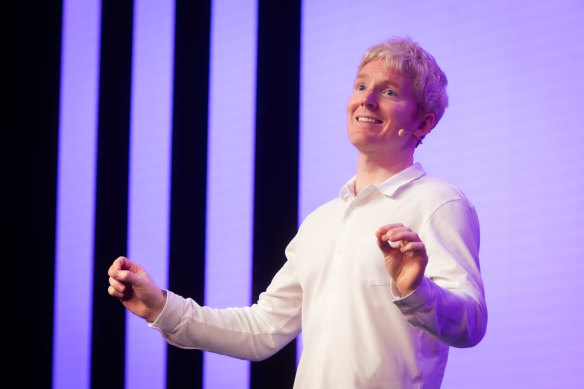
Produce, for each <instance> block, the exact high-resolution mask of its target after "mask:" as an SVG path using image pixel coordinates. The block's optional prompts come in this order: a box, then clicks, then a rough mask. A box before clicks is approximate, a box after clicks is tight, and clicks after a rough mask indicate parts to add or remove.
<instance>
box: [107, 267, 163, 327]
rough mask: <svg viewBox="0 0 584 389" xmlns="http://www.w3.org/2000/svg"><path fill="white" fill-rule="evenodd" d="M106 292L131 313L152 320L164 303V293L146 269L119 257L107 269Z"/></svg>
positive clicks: (160, 310)
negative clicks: (107, 281) (107, 283)
mask: <svg viewBox="0 0 584 389" xmlns="http://www.w3.org/2000/svg"><path fill="white" fill-rule="evenodd" d="M107 273H108V275H109V283H110V286H109V288H108V290H107V291H108V293H109V294H110V295H112V296H114V297H116V298H118V299H119V300H120V301H121V302H122V304H124V306H125V307H126V308H127V309H128V310H129V311H130V312H132V313H133V314H135V315H137V316H140V317H142V318H144V319H146V320H147V321H148V322H150V323H151V322H153V321H154V320H156V318H157V317H158V316H159V315H160V312H162V309H163V308H164V305H165V304H166V293H164V291H162V290H161V289H160V288H159V287H158V286H156V284H155V283H154V281H153V280H152V278H150V276H149V275H148V273H147V272H146V270H144V269H143V268H142V267H141V266H139V265H137V264H135V263H134V262H132V261H130V260H129V259H128V258H125V257H119V258H118V259H116V260H115V261H114V263H113V264H112V265H111V266H110V268H109V270H108V272H107Z"/></svg>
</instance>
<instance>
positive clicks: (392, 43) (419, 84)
mask: <svg viewBox="0 0 584 389" xmlns="http://www.w3.org/2000/svg"><path fill="white" fill-rule="evenodd" d="M376 60H384V61H385V63H386V64H387V66H388V67H389V68H390V69H392V70H394V71H396V72H398V73H400V74H401V75H403V76H406V77H409V78H410V79H411V80H412V93H413V95H414V100H415V102H416V106H417V110H418V117H420V118H423V117H424V115H426V114H428V113H433V114H434V116H435V121H434V126H436V124H438V121H439V120H440V119H441V118H442V115H444V111H445V110H446V107H447V106H448V95H447V94H446V85H447V84H448V80H447V79H446V75H445V74H444V72H443V71H442V69H440V67H439V66H438V64H437V63H436V60H435V59H434V57H433V56H432V55H430V54H429V53H428V52H426V51H425V50H424V49H422V47H421V46H420V45H419V44H417V43H416V42H414V41H412V40H411V39H410V38H392V39H390V40H387V41H384V42H381V43H379V44H377V45H375V46H373V47H371V48H369V50H367V51H366V52H365V55H363V59H362V60H361V63H360V64H359V71H361V69H363V67H364V66H365V65H367V64H368V63H369V62H371V61H376Z"/></svg>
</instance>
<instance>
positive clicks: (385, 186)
mask: <svg viewBox="0 0 584 389" xmlns="http://www.w3.org/2000/svg"><path fill="white" fill-rule="evenodd" d="M425 174H426V172H425V171H424V168H423V167H422V165H421V164H420V163H415V164H413V165H412V166H409V167H407V168H405V169H404V170H402V171H401V172H399V173H397V174H395V175H393V176H391V177H389V178H388V179H387V180H385V181H383V182H381V183H379V184H376V185H372V186H373V187H375V188H377V190H378V191H380V192H381V193H383V194H384V195H385V196H389V197H391V196H393V195H394V194H395V193H396V192H397V191H398V189H400V188H401V187H403V186H405V185H407V184H409V183H410V182H412V181H414V180H416V179H418V178H420V177H422V176H424V175H425ZM356 180H357V177H356V176H353V177H352V178H351V179H350V180H349V182H347V183H346V184H345V185H343V187H342V188H341V191H340V193H339V195H340V197H341V199H343V200H345V201H346V200H350V199H353V198H355V182H356Z"/></svg>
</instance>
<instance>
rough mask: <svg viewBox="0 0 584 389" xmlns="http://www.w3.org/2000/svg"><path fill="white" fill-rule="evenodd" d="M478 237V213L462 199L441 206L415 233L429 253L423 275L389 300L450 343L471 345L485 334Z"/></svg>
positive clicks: (426, 328) (462, 345)
mask: <svg viewBox="0 0 584 389" xmlns="http://www.w3.org/2000/svg"><path fill="white" fill-rule="evenodd" d="M479 236H480V232H479V223H478V217H477V215H476V212H475V210H474V208H473V207H472V205H470V204H469V203H468V202H467V201H465V200H464V199H460V200H452V201H449V202H446V203H445V204H443V205H442V206H440V207H439V208H438V209H437V210H436V211H435V212H434V214H433V215H432V216H431V217H430V219H429V221H428V222H427V223H426V225H425V226H424V227H423V229H422V231H421V232H420V238H421V239H422V242H424V245H425V246H426V252H427V254H428V265H427V267H426V272H425V277H424V279H423V280H422V283H421V284H420V285H419V286H418V288H417V289H416V290H415V291H414V292H412V293H411V294H409V295H408V296H405V297H403V298H401V299H400V298H396V300H395V302H394V303H395V304H396V305H397V306H398V307H399V309H400V310H401V312H402V313H403V315H404V316H405V318H406V319H407V320H408V322H409V323H410V324H412V325H413V326H415V327H418V328H421V329H424V330H426V331H428V332H429V333H431V334H432V335H434V336H435V337H436V338H438V339H439V340H441V341H442V342H444V343H446V344H449V345H451V346H455V347H471V346H474V345H476V344H477V343H479V342H480V340H481V339H482V338H483V336H484V335H485V332H486V327H487V307H486V302H485V295H484V288H483V282H482V279H481V275H480V267H479V239H480V238H479Z"/></svg>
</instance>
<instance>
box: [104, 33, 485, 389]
mask: <svg viewBox="0 0 584 389" xmlns="http://www.w3.org/2000/svg"><path fill="white" fill-rule="evenodd" d="M446 83H447V81H446V77H445V75H444V73H443V72H442V70H441V69H440V68H439V67H438V65H437V64H436V62H435V60H434V58H433V57H432V56H430V55H429V54H428V53H426V52H425V51H424V50H423V49H422V48H421V47H420V46H419V45H417V44H416V43H414V42H412V41H411V40H409V39H393V40H390V41H387V42H383V43H381V44H379V45H377V46H374V47H372V48H371V49H369V50H368V51H367V53H366V54H365V56H364V57H363V60H362V61H361V64H360V66H359V72H358V74H357V77H356V80H355V84H354V89H353V93H352V95H351V97H350V99H349V102H348V104H347V128H348V135H349V139H350V141H351V142H352V143H353V145H354V146H355V147H356V148H357V150H358V161H357V174H356V176H355V177H353V178H352V179H351V180H350V181H349V182H348V183H347V184H346V185H345V186H344V187H343V188H342V189H341V193H340V196H339V198H337V199H334V200H332V201H330V202H328V203H326V204H324V205H323V206H321V207H320V208H318V209H317V210H316V211H315V212H313V213H312V214H310V215H309V216H308V217H307V218H306V220H304V222H303V223H302V225H301V226H300V228H299V230H298V233H297V235H296V236H295V237H294V239H293V240H292V241H291V242H290V244H289V245H288V247H287V249H286V257H287V262H286V264H285V265H284V266H283V267H282V269H281V270H280V271H279V272H278V273H277V274H276V276H275V277H274V279H273V280H272V283H271V284H270V286H269V287H268V289H267V290H266V292H265V293H262V294H261V295H260V298H259V301H258V303H257V304H254V305H253V306H251V307H246V308H229V309H224V310H214V309H211V308H208V307H201V306H200V305H198V304H197V303H196V302H194V301H193V300H190V299H184V298H182V297H180V296H177V295H175V294H173V293H172V292H170V291H161V290H160V289H159V288H158V287H157V286H156V285H155V284H154V283H153V282H152V280H151V279H150V277H149V276H148V274H147V273H146V272H145V271H144V270H143V269H142V268H141V267H139V266H138V265H136V264H134V263H132V262H130V261H129V260H128V259H126V258H123V257H120V258H118V259H117V260H116V261H115V262H114V264H113V265H112V266H111V268H110V270H109V275H110V284H111V285H110V287H109V289H108V290H109V293H110V294H111V295H112V296H114V297H117V298H119V299H121V301H122V303H123V304H124V305H125V306H126V307H127V308H128V309H129V310H130V311H131V312H133V313H135V314H137V315H138V316H140V317H143V318H145V319H146V320H147V321H148V323H149V325H150V326H152V327H154V328H157V329H159V330H160V331H161V332H162V334H163V336H164V337H165V338H166V339H167V341H168V342H170V343H171V344H174V345H176V346H179V347H186V348H200V349H204V350H208V351H213V352H217V353H221V354H226V355H231V356H234V357H237V358H244V359H251V360H261V359H264V358H267V357H269V356H270V355H272V354H274V353H275V352H277V351H278V350H279V349H281V348H282V347H283V346H284V345H285V344H287V343H288V342H289V341H290V340H292V339H293V338H294V337H296V335H297V334H298V333H299V332H300V331H301V330H302V332H303V342H304V349H303V354H302V357H301V360H300V365H299V367H298V372H297V375H296V380H295V383H294V385H295V387H296V388H437V387H439V386H440V384H441V381H442V377H443V375H444V369H445V365H446V360H447V356H448V348H449V346H456V347H470V346H473V345H475V344H477V343H478V342H479V341H480V340H481V339H482V337H483V336H484V333H485V329H486V322H487V311H486V305H485V299H484V291H483V285H482V280H481V277H480V270H479V262H478V252H479V225H478V219H477V216H476V212H475V210H474V208H473V206H472V205H471V204H470V203H469V201H468V200H467V199H466V197H465V196H464V195H463V194H462V192H460V191H459V190H458V189H456V188H454V187H452V186H450V185H448V184H446V183H444V182H442V181H440V180H438V179H436V178H433V177H430V176H428V175H426V174H425V173H424V170H423V169H422V167H421V166H420V165H419V164H414V162H413V154H414V150H415V148H416V147H417V146H418V144H419V143H420V142H421V140H422V139H423V138H424V137H425V136H426V135H427V134H428V133H429V132H430V131H431V130H432V129H433V128H434V127H435V125H436V124H437V123H438V121H439V120H440V118H441V117H442V114H443V113H444V110H445V108H446V105H447V96H446Z"/></svg>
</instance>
